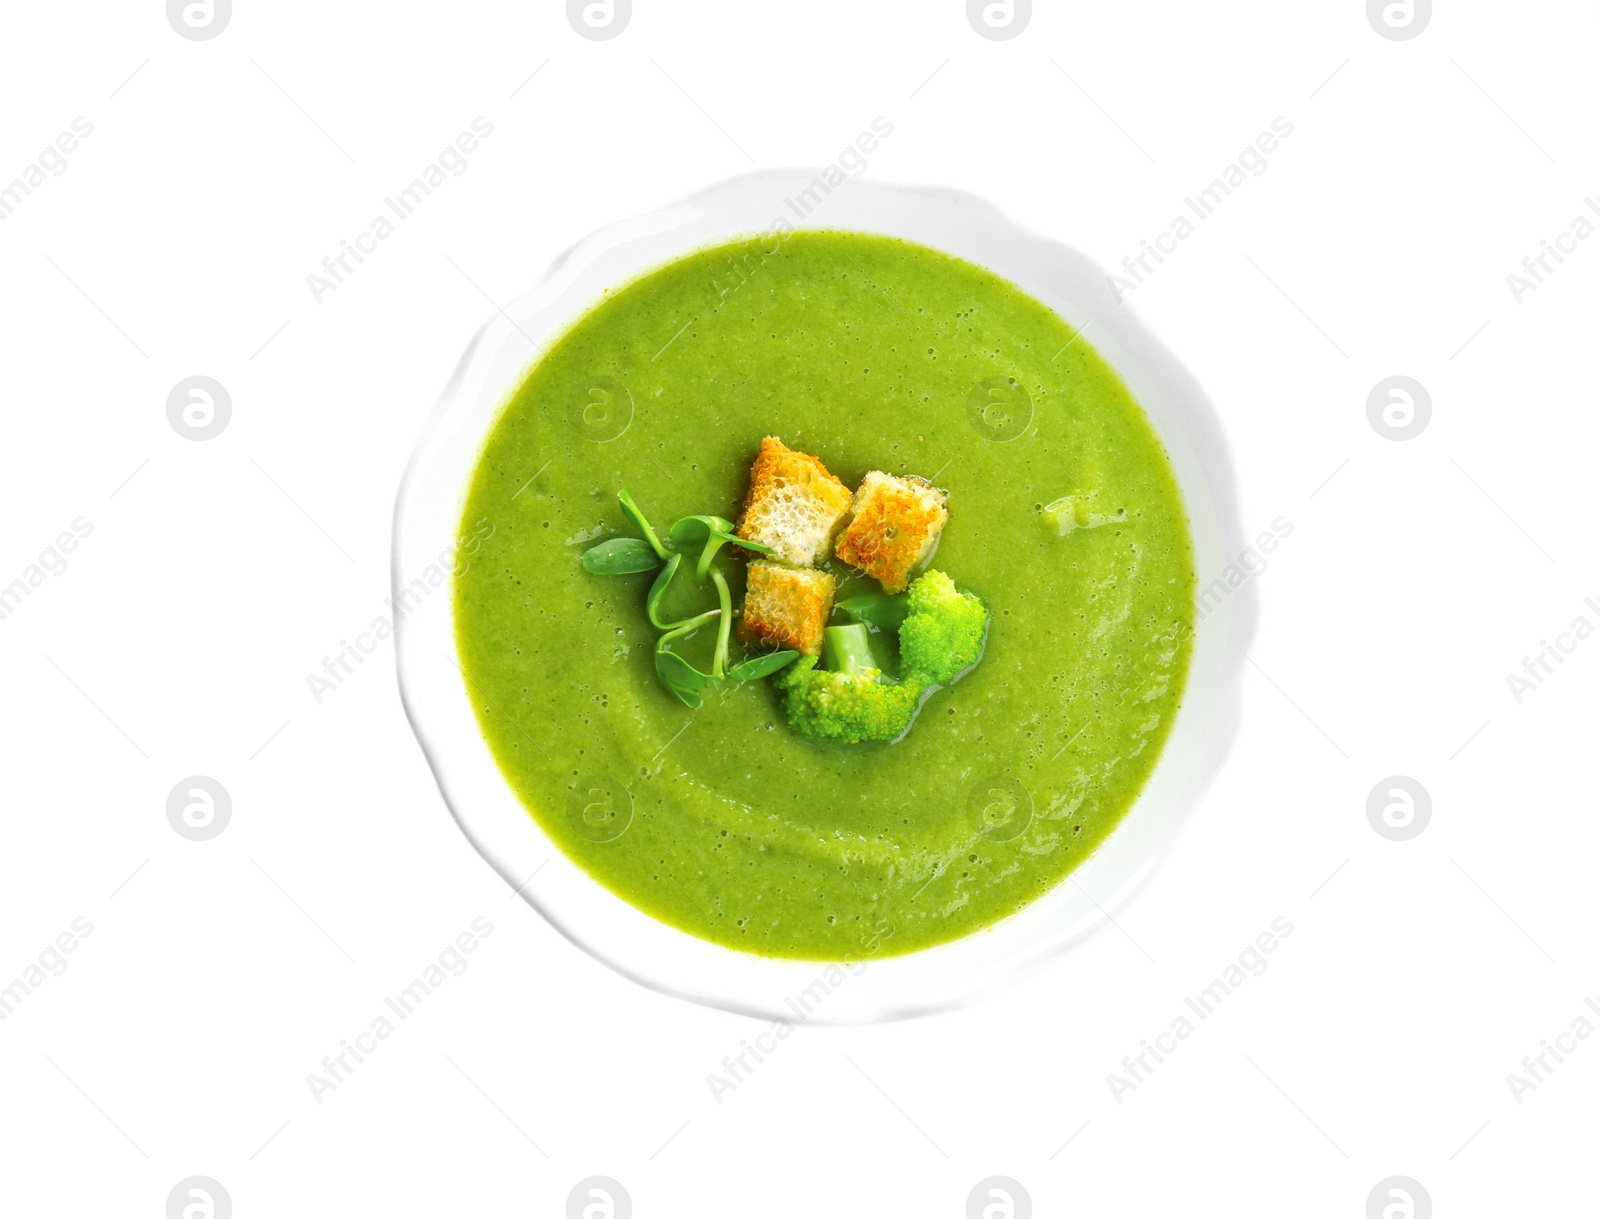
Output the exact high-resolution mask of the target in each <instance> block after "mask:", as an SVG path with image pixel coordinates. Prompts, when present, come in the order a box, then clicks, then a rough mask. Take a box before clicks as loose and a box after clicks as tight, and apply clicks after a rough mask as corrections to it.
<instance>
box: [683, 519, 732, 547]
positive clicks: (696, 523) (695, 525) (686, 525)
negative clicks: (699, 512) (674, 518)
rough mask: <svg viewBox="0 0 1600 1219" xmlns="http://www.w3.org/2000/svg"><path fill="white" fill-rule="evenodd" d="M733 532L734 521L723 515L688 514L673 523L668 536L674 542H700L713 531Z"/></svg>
mask: <svg viewBox="0 0 1600 1219" xmlns="http://www.w3.org/2000/svg"><path fill="white" fill-rule="evenodd" d="M732 532H733V522H732V521H730V520H728V519H727V517H722V516H686V517H684V518H683V519H682V520H680V521H678V522H677V523H676V524H675V525H673V527H672V529H671V530H670V531H669V532H668V534H667V536H668V537H670V538H671V539H672V540H673V541H674V542H698V541H700V540H701V539H702V538H704V537H706V536H708V535H709V534H713V533H728V534H731V533H732Z"/></svg>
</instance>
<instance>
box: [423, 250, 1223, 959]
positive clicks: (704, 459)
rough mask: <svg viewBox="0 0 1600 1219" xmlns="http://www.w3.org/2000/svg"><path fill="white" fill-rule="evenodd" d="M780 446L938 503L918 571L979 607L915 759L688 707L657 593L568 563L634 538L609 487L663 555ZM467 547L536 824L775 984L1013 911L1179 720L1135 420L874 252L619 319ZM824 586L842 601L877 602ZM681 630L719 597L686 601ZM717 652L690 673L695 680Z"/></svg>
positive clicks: (939, 278) (507, 414)
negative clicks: (941, 520)
mask: <svg viewBox="0 0 1600 1219" xmlns="http://www.w3.org/2000/svg"><path fill="white" fill-rule="evenodd" d="M768 435H773V436H778V437H781V438H782V439H783V440H784V441H785V443H787V444H788V445H789V446H790V447H792V448H795V449H799V450H802V451H804V452H807V453H812V454H815V455H816V456H818V457H820V458H821V459H822V461H823V462H825V463H826V464H827V466H828V468H829V469H830V470H831V471H832V472H833V473H834V474H836V475H837V476H838V477H839V478H841V479H842V480H844V482H845V483H846V484H847V485H849V486H850V487H852V488H853V487H855V486H856V485H857V484H858V483H859V482H860V480H861V478H862V476H863V475H864V474H865V473H866V472H867V471H868V470H875V469H876V470H884V471H887V472H889V473H891V474H918V475H922V476H924V477H927V478H929V479H932V480H933V481H934V482H935V483H936V484H937V485H938V486H940V487H943V488H945V489H947V490H948V492H949V503H948V507H949V513H950V515H949V522H948V524H947V526H946V527H945V530H944V533H943V536H942V538H941V539H940V541H939V544H938V548H937V552H936V554H935V556H934V558H933V560H932V566H934V567H936V568H937V569H939V570H942V571H945V572H948V573H949V574H950V575H951V576H952V577H953V578H954V579H955V580H956V582H957V583H958V584H960V585H961V586H962V587H964V588H967V589H970V590H972V591H973V592H975V593H977V594H978V595H979V596H981V597H982V598H983V599H984V601H985V602H986V603H987V605H988V607H989V611H990V615H991V617H990V625H989V633H988V641H987V645H986V650H985V653H984V657H983V660H982V662H981V663H980V664H979V665H978V666H977V667H976V668H975V669H973V670H972V671H971V672H970V673H969V674H968V675H967V676H965V677H964V678H962V679H961V680H960V681H959V682H958V683H957V684H955V685H954V686H952V687H950V688H948V689H944V690H940V691H938V692H937V693H936V694H934V695H933V696H932V698H930V699H929V701H928V702H927V703H926V704H925V705H924V707H923V709H922V712H921V714H920V716H919V718H918V719H917V721H916V722H915V724H913V726H912V728H911V730H910V732H909V733H908V734H907V735H906V736H905V737H904V738H903V739H902V740H900V741H898V742H895V743H893V744H872V745H840V744H827V743H820V742H817V741H812V740H808V739H806V738H803V737H801V736H799V735H798V734H797V733H796V732H794V731H793V730H792V729H791V728H790V727H789V725H788V722H787V720H786V718H785V716H784V713H783V709H782V705H781V694H780V692H779V691H778V690H776V689H774V688H773V685H772V683H771V681H770V680H760V681H751V682H746V683H737V682H725V683H723V684H722V685H721V686H719V687H717V688H716V689H714V690H711V691H708V692H707V694H706V698H705V704H704V706H702V707H701V708H699V709H698V710H691V709H689V708H688V707H686V706H684V705H683V703H681V702H679V701H678V700H677V699H675V698H674V697H673V696H672V694H670V693H669V692H668V691H667V690H666V689H665V688H663V686H662V685H661V684H660V683H659V682H658V680H657V678H656V674H655V670H654V667H653V663H652V653H653V649H654V647H655V643H656V640H657V638H658V636H659V632H658V631H656V630H655V628H653V627H652V626H651V625H650V622H649V620H648V618H647V616H646V612H645V594H646V592H647V590H648V589H649V588H650V585H651V583H652V581H653V579H654V576H653V575H652V574H650V573H643V574H638V575H624V576H597V575H591V574H589V573H588V572H586V571H585V570H584V568H583V567H582V566H581V564H580V557H581V555H582V553H583V551H584V550H585V549H587V548H588V547H589V546H591V545H593V544H594V543H595V542H597V541H599V540H601V539H604V538H609V537H614V536H625V535H631V534H633V533H634V531H633V529H632V528H631V527H630V526H629V524H628V522H627V520H626V519H625V517H624V516H623V514H622V513H621V511H620V510H619V508H618V505H617V492H618V490H619V489H622V488H626V489H627V490H628V491H629V492H631V493H632V495H633V497H634V498H635V500H636V501H637V502H638V504H639V505H640V507H641V508H642V509H643V510H644V512H645V513H646V514H647V515H648V517H649V518H650V520H651V522H652V523H653V524H654V525H655V527H656V530H657V531H658V532H661V533H663V535H664V533H665V530H666V529H667V528H668V527H670V526H671V524H672V523H673V522H674V521H676V520H677V519H678V518H679V517H682V516H686V515H690V514H696V513H715V514H719V515H722V516H725V517H729V518H735V519H736V518H737V516H738V512H739V508H740V505H741V502H742V500H743V496H744V492H745V488H746V484H747V480H748V474H749V468H750V462H751V460H752V458H753V457H754V455H755V452H756V448H757V446H758V445H759V444H760V441H761V438H762V437H763V436H768ZM461 536H462V537H463V538H464V539H473V541H472V544H471V545H470V546H467V547H465V548H464V551H463V556H464V558H465V559H466V562H465V565H464V566H465V570H460V568H459V567H458V570H460V574H459V575H458V576H457V579H456V584H455V622H456V638H457V644H458V647H459V650H460V660H461V665H462V669H463V671H464V673H465V675H466V679H467V686H468V690H469V692H470V696H471V698H472V701H473V704H474V706H475V708H476V711H477V716H478V721H479V724H480V726H481V728H482V731H483V735H484V739H485V740H486V742H487V743H488V745H489V748H490V749H491V750H492V751H493V753H494V756H495V758H496V760H497V761H498V763H499V766H500V769H501V771H502V772H503V773H504V775H505V778H506V780H507V782H508V783H509V784H510V785H511V786H512V788H513V789H515V791H516V792H517V794H518V795H519V796H520V798H521V800H522V802H523V804H524V805H525V806H526V807H527V810H528V814H529V815H530V816H531V817H533V818H534V819H535V820H536V821H537V822H538V823H539V825H540V826H542V827H543V829H544V830H545V831H546V832H547V833H548V834H549V835H550V837H552V838H553V839H554V840H555V841H556V842H557V843H558V844H559V845H560V847H561V849H562V850H563V851H565V852H566V853H567V855H569V856H570V857H571V858H572V859H573V860H575V861H576V862H577V863H578V864H579V865H581V866H582V867H583V868H584V869H585V870H586V871H587V872H588V873H589V874H590V875H591V876H593V877H594V879H595V880H596V881H598V882H599V883H600V884H602V885H604V886H606V888H608V889H610V890H611V891H612V892H613V893H615V894H617V895H618V896H619V897H621V898H623V899H625V900H627V901H628V902H631V903H632V904H633V905H635V906H637V907H639V908H640V909H642V910H644V911H646V912H648V913H649V914H651V915H653V916H654V917H655V918H658V919H660V920H662V921H664V922H666V923H669V924H671V925H672V926H674V927H678V928H681V929H682V930H684V931H687V932H690V933H691V934H694V935H697V936H701V937H703V938H705V939H708V940H712V941H714V942H716V943H718V944H724V945H727V946H729V947H733V948H738V949H742V950H745V951H748V952H753V953H758V954H762V955H766V956H773V957H795V958H808V959H816V960H844V961H850V960H858V959H861V958H864V957H867V956H879V957H882V956H888V955H894V954H899V953H905V952H910V951H912V950H915V949H919V948H926V947H928V946H929V945H932V944H938V943H941V942H943V941H947V940H952V939H955V938H957V937H959V936H964V935H967V934H969V933H971V932H974V931H978V930H980V929H982V928H985V927H988V926H990V925H991V924H993V923H995V922H996V921H998V920H1000V919H1003V918H1005V917H1006V916H1007V915H1010V914H1012V913H1014V912H1016V911H1017V910H1020V909H1021V908H1022V907H1024V906H1026V905H1027V904H1028V903H1029V902H1031V901H1033V900H1034V899H1035V898H1037V897H1039V896H1040V895H1041V894H1043V893H1045V892H1047V891H1048V890H1049V889H1051V888H1052V887H1054V886H1055V885H1056V884H1058V883H1060V882H1061V880H1062V879H1063V878H1064V877H1065V876H1067V875H1068V874H1069V873H1070V872H1071V871H1072V870H1073V869H1074V868H1075V867H1077V866H1078V864H1080V863H1081V862H1082V861H1083V860H1084V859H1085V858H1086V857H1087V856H1088V855H1089V853H1090V852H1091V851H1092V850H1093V849H1094V848H1095V846H1096V845H1097V844H1098V843H1099V842H1100V841H1101V840H1102V839H1103V838H1104V837H1105V836H1106V835H1107V834H1108V833H1109V832H1110V831H1111V830H1112V829H1113V828H1114V827H1115V826H1116V824H1117V822H1118V820H1119V819H1120V818H1121V817H1122V816H1123V814H1124V813H1126V812H1127V811H1128V808H1129V806H1130V805H1131V804H1132V803H1133V801H1134V799H1135V798H1136V797H1137V796H1138V794H1139V790H1140V787H1141V786H1142V785H1143V784H1144V782H1145V780H1146V778H1147V777H1148V776H1149V774H1150V771H1151V769H1152V767H1153V766H1154V765H1155V762H1156V758H1157V755H1158V754H1159V753H1160V750H1161V746H1162V743H1163V741H1164V740H1165V738H1166V735H1167V732H1168V730H1169V729H1170V727H1171V725H1172V721H1173V717H1174V715H1175V714H1176V713H1177V710H1178V706H1179V703H1180V701H1181V699H1182V695H1183V687H1184V676H1185V672H1186V669H1187V665H1188V659H1189V643H1188V640H1189V637H1190V633H1191V628H1192V624H1193V617H1194V566H1193V556H1192V553H1191V547H1190V540H1189V532H1188V525H1187V521H1186V518H1185V515H1184V508H1183V504H1182V502H1181V500H1180V498H1179V495H1178V489H1177V486H1176V483H1175V481H1174V478H1173V473H1172V470H1171V468H1170V466H1169V464H1168V462H1167V458H1166V455H1165V453H1164V452H1163V450H1162V447H1161V444H1160V442H1159V441H1158V440H1157V438H1156V436H1155V434H1154V432H1153V431H1152V430H1151V427H1150V423H1149V421H1148V420H1147V419H1146V417H1145V415H1144V412H1143V411H1142V410H1141V409H1140V407H1139V405H1138V403H1136V402H1135V401H1134V400H1133V398H1132V397H1131V396H1130V395H1129V393H1128V390H1127V389H1126V387H1125V386H1124V385H1123V384H1122V382H1121V381H1120V380H1119V379H1118V378H1117V376H1116V374H1115V373H1114V372H1112V370H1111V369H1110V368H1109V367H1108V366H1107V365H1106V364H1105V362H1104V361H1103V360H1101V358H1100V357H1099V356H1098V355H1097V354H1096V352H1095V350H1094V349H1093V347H1091V346H1090V345H1089V343H1087V342H1085V341H1083V340H1082V339H1081V338H1079V337H1078V335H1077V333H1076V332H1075V331H1073V330H1072V328H1071V327H1069V326H1068V325H1067V324H1066V323H1065V322H1063V321H1062V320H1061V319H1060V318H1059V317H1057V316H1056V315H1055V314H1054V313H1052V312H1051V311H1050V310H1049V309H1047V308H1045V307H1044V306H1043V305H1041V304H1040V303H1039V302H1038V301H1036V300H1034V299H1032V298H1031V297H1029V296H1027V295H1025V294H1024V293H1022V292H1021V291H1019V290H1018V289H1017V288H1016V287H1014V286H1013V285H1011V284H1009V283H1007V282H1005V281H1004V280H1001V279H999V278H997V277H996V276H994V275H992V274H991V273H989V272H988V271H985V270H983V269H982V268H980V267H977V266H974V265H972V264H970V263H966V262H962V261H960V260H958V259H955V258H951V257H949V256H947V255H944V254H941V253H938V252H936V251H933V250H930V249H927V248H924V247H921V246H916V245H911V244H908V243H906V242H902V241H898V240H893V239H889V238H883V237H875V236H867V235H863V234H853V233H835V232H805V233H796V234H793V235H790V236H789V237H788V238H787V239H786V240H783V241H782V242H781V243H780V242H778V241H777V240H776V239H767V240H764V241H753V242H748V243H745V242H741V243H736V244H733V245H729V246H724V247H720V248H716V249H711V250H706V251H703V252H701V253H698V254H694V255H691V256H689V257H687V258H683V259H680V260H679V261H677V262H674V263H671V264H670V265H668V266H665V267H662V268H661V269H659V270H657V271H654V272H652V273H650V274H648V275H646V276H644V277H643V278H641V279H639V280H637V281H635V282H633V283H631V284H629V285H627V286H626V287H623V288H620V289H617V290H614V291H612V292H610V293H609V294H608V295H607V296H606V297H605V298H604V299H603V300H602V301H601V302H600V303H599V304H597V305H596V306H595V307H594V308H593V309H592V310H590V312H589V313H587V314H586V315H585V316H584V317H583V318H581V319H580V320H579V321H578V322H577V323H576V324H574V325H573V326H572V328H571V329H570V330H568V331H567V332H566V333H565V334H564V335H563V336H562V337H561V338H560V339H558V340H557V341H556V342H555V343H554V345H553V346H552V347H551V348H550V349H549V351H548V352H546V353H545V355H544V356H543V357H542V358H541V359H540V360H539V361H538V363H537V364H536V365H535V366H534V367H533V369H532V371H531V372H530V373H529V374H528V377H527V380H526V381H525V382H524V383H523V384H522V386H521V387H520V388H519V389H517V391H516V392H515V394H514V395H513V396H512V397H511V399H510V401H509V402H508V403H507V405H506V407H505V409H504V411H503V413H502V414H501V416H500V418H499V420H498V421H497V422H496V424H495V426H494V430H493V431H492V432H491V433H490V435H489V437H488V440H487V442H486V443H485V445H484V449H483V454H482V457H481V459H480V460H479V464H478V467H477V470H476V472H475V473H474V475H473V478H472V482H471V485H470V488H469V491H468V494H467V499H466V506H465V510H464V513H463V516H462V525H461ZM733 549H734V548H732V547H728V548H725V549H724V551H723V553H722V554H721V555H720V556H719V557H718V559H717V564H718V566H719V567H721V568H722V570H724V571H725V572H726V573H727V578H728V580H729V582H730V584H731V586H732V593H733V598H734V601H733V603H734V606H735V609H737V606H738V604H739V600H740V597H741V596H742V592H743V587H744V563H743V559H742V557H737V556H735V555H733V554H731V553H730V552H731V551H732V550H733ZM468 551H471V552H472V553H470V555H468V554H467V552H468ZM692 553H693V554H697V553H698V547H695V548H693V552H692ZM684 566H685V567H686V568H688V569H692V567H693V558H692V554H691V556H690V557H688V558H686V561H685V564H684ZM834 570H835V572H836V574H837V575H838V576H839V589H838V597H839V598H841V599H842V598H845V597H849V596H851V595H852V594H855V593H861V592H867V591H873V590H876V588H877V585H876V583H875V582H873V581H871V580H869V579H867V578H866V577H864V576H861V575H859V574H852V573H851V572H849V571H848V569H846V568H843V567H842V566H838V565H837V563H835V566H834ZM671 601H672V604H671V605H670V606H669V607H668V612H669V613H670V615H671V616H672V617H674V618H681V617H684V616H686V615H688V614H692V613H695V612H697V611H699V610H702V609H707V608H711V607H712V606H715V605H716V596H715V593H714V592H713V591H712V589H711V587H710V585H709V584H706V585H697V584H696V582H695V580H694V577H693V575H692V571H691V572H690V574H687V575H680V576H678V577H677V579H676V580H675V581H674V584H673V587H672V590H671ZM834 620H835V621H840V620H841V618H840V615H839V614H838V613H837V612H836V614H835V619H834ZM715 633H716V631H715V627H714V626H713V627H711V628H708V629H702V630H701V631H700V632H699V633H698V634H697V635H696V636H694V637H692V638H690V639H689V640H688V641H687V646H685V647H684V648H683V651H684V652H685V654H686V655H687V656H688V657H689V658H690V659H691V660H692V661H694V662H695V663H701V664H706V663H708V662H707V661H706V660H705V659H704V658H706V657H709V655H710V649H711V647H712V643H713V640H714V636H715ZM874 642H875V645H877V646H881V647H884V648H886V649H888V650H887V651H886V652H885V665H886V667H888V666H891V665H892V663H893V653H892V646H893V643H892V636H878V637H876V638H875V641H874ZM741 654H742V653H741V650H740V648H739V646H738V645H737V644H735V647H734V659H738V658H739V656H740V655H741ZM890 671H891V672H892V669H890Z"/></svg>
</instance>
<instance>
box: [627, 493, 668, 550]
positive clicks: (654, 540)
mask: <svg viewBox="0 0 1600 1219" xmlns="http://www.w3.org/2000/svg"><path fill="white" fill-rule="evenodd" d="M617 502H618V503H619V504H621V505H622V511H623V514H624V515H625V516H627V518H628V519H629V520H630V521H632V522H633V527H634V528H635V529H637V530H638V531H639V532H640V533H642V534H644V540H645V541H646V542H648V543H650V549H651V550H653V551H655V552H656V554H657V555H659V556H660V558H661V561H662V562H663V563H665V562H666V561H667V548H666V547H665V546H663V545H662V544H661V539H660V538H658V537H656V531H655V530H654V529H652V528H650V522H649V521H647V520H646V519H645V516H644V512H643V511H642V510H641V509H640V507H639V505H638V504H636V503H634V502H633V496H631V495H629V494H628V493H627V491H626V490H623V491H618V492H617Z"/></svg>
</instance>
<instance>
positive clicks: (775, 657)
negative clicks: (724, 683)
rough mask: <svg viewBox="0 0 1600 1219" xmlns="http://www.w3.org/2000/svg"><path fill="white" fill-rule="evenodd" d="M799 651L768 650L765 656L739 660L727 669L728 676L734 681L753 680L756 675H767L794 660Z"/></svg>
mask: <svg viewBox="0 0 1600 1219" xmlns="http://www.w3.org/2000/svg"><path fill="white" fill-rule="evenodd" d="M799 655H800V653H799V652H795V651H787V652H768V653H767V654H766V655H765V656H756V657H752V658H751V659H750V660H745V661H741V662H740V663H739V664H736V665H734V666H733V668H731V669H729V670H728V676H729V677H731V678H732V679H733V680H734V681H755V680H756V679H757V678H758V677H767V676H770V675H771V674H773V673H776V672H777V671H778V670H779V669H781V668H783V667H784V666H785V665H787V664H789V663H790V662H791V661H793V660H795V659H796V658H797V657H798V656H799Z"/></svg>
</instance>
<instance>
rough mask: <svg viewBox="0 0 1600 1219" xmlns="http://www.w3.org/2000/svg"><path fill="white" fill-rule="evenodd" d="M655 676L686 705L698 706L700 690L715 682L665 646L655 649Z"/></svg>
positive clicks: (707, 674)
mask: <svg viewBox="0 0 1600 1219" xmlns="http://www.w3.org/2000/svg"><path fill="white" fill-rule="evenodd" d="M656 676H657V677H659V678H660V679H661V684H662V685H663V686H665V687H666V688H667V689H668V690H670V691H672V693H673V694H674V695H675V696H676V697H677V699H678V701H679V702H681V703H682V704H683V705H684V706H686V707H698V706H700V703H701V698H700V691H702V690H709V689H710V688H711V687H712V686H714V685H716V684H717V679H716V678H715V677H712V676H711V675H710V674H709V673H702V672H700V670H699V669H697V668H695V667H694V666H693V665H692V664H690V663H689V662H688V661H687V660H685V659H684V658H683V657H682V656H679V655H678V654H677V653H676V652H669V651H667V650H666V649H665V648H657V649H656Z"/></svg>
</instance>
